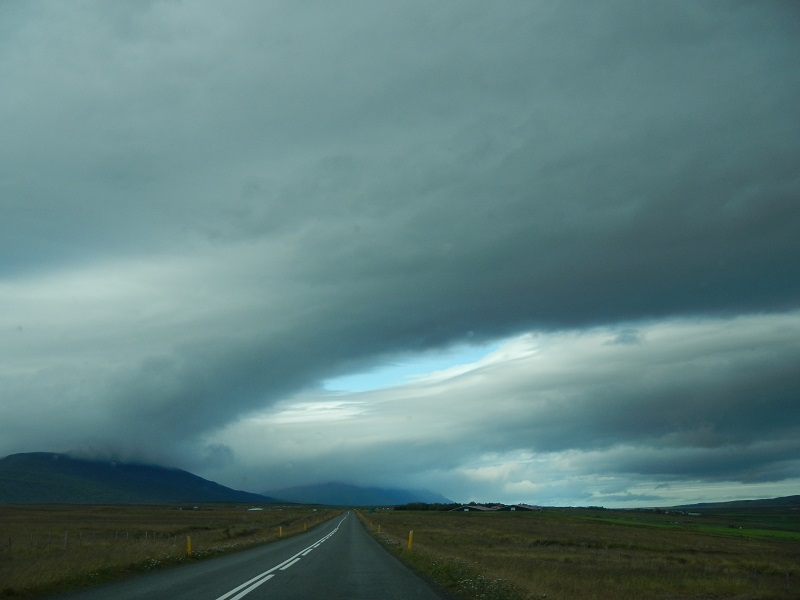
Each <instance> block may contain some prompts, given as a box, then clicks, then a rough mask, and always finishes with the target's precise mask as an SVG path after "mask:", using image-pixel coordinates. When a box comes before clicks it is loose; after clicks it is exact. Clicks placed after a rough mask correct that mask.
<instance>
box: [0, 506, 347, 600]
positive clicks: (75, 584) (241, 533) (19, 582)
mask: <svg viewBox="0 0 800 600" xmlns="http://www.w3.org/2000/svg"><path fill="white" fill-rule="evenodd" d="M250 508H251V506H249V505H241V506H236V505H231V504H211V505H205V504H204V505H199V506H197V507H195V506H193V505H188V506H178V505H136V506H125V505H108V506H83V505H71V506H64V505H47V506H2V505H0V598H14V599H29V598H41V597H43V596H47V595H52V594H56V593H60V592H65V591H68V590H72V589H78V588H82V587H89V586H92V585H96V584H98V583H104V582H108V581H114V580H118V579H122V578H124V577H129V576H131V575H134V574H138V573H143V572H147V571H151V570H153V569H160V568H164V567H168V566H174V565H178V564H183V563H186V562H187V561H197V560H203V559H205V558H208V557H211V556H217V555H220V554H223V553H227V552H234V551H238V550H243V549H246V548H250V547H253V546H256V545H259V544H264V543H267V542H272V541H275V540H277V539H279V536H282V537H288V536H291V535H296V534H298V533H302V532H303V531H305V530H306V529H310V528H312V527H313V526H314V525H316V524H318V523H321V522H323V521H325V520H327V519H330V518H332V517H333V516H335V515H337V514H339V513H340V512H341V511H340V510H334V509H323V508H320V509H318V510H316V509H314V508H310V507H305V506H274V505H265V506H263V507H259V508H263V510H248V509H250ZM187 537H188V538H189V539H190V540H191V555H189V553H188V545H187Z"/></svg>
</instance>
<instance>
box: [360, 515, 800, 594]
mask: <svg viewBox="0 0 800 600" xmlns="http://www.w3.org/2000/svg"><path fill="white" fill-rule="evenodd" d="M360 517H361V519H362V521H363V522H364V523H365V524H366V525H367V527H368V529H369V530H370V531H371V532H372V533H373V534H374V535H375V536H376V537H377V538H378V539H379V540H380V541H381V542H382V543H383V544H385V545H386V546H388V547H389V548H390V549H391V550H392V551H393V552H394V553H395V554H397V555H398V556H399V557H400V558H401V559H402V560H403V561H405V562H407V563H408V564H409V565H410V566H412V567H413V568H415V569H416V570H418V571H420V572H421V573H423V574H425V575H426V576H428V577H430V578H431V579H433V580H435V581H436V582H437V583H439V584H440V585H441V586H443V587H444V588H445V589H447V590H448V591H450V592H451V593H452V594H454V595H455V596H457V597H459V598H470V599H475V598H481V599H486V600H522V599H525V600H530V599H540V598H541V599H544V598H547V599H548V600H574V599H575V598H581V599H595V600H606V599H607V600H612V599H613V600H625V599H631V600H634V599H635V600H641V599H643V598H648V599H649V598H653V599H664V600H667V599H668V600H684V599H685V600H688V599H711V598H714V599H716V598H736V599H737V600H748V599H753V600H755V599H764V600H766V599H780V600H783V599H797V598H800V511H797V510H792V509H790V508H786V509H753V510H749V511H743V510H741V509H737V510H704V511H703V512H702V513H700V514H694V515H689V514H686V513H678V512H671V513H666V512H664V511H621V510H619V511H618V510H603V509H555V508H553V509H545V510H544V511H542V512H503V513H477V512H431V511H429V512H422V511H400V510H397V511H391V510H377V511H374V512H365V511H361V513H360ZM412 530H413V532H414V535H413V544H412V548H411V549H410V550H409V549H408V547H407V546H408V535H409V532H410V531H412Z"/></svg>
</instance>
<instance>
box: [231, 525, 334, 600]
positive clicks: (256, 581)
mask: <svg viewBox="0 0 800 600" xmlns="http://www.w3.org/2000/svg"><path fill="white" fill-rule="evenodd" d="M346 518H347V515H345V516H344V517H343V518H342V520H341V521H339V524H338V525H336V528H335V529H334V530H333V531H331V532H330V533H329V534H328V535H326V536H325V537H323V538H320V539H318V540H317V541H316V542H314V543H313V544H311V545H310V546H307V547H306V548H303V549H302V550H300V552H298V553H297V554H295V555H294V556H290V557H289V558H287V559H286V560H285V561H283V562H282V563H279V564H277V565H275V566H274V567H272V568H271V569H269V570H268V571H264V572H263V573H261V574H260V575H256V576H255V577H253V578H252V579H248V580H247V581H245V582H244V583H243V584H241V585H238V586H236V587H235V588H233V589H232V590H231V591H229V592H226V593H225V594H222V596H220V597H219V598H217V599H216V600H239V598H242V597H244V596H246V595H247V594H249V593H250V592H252V591H253V590H254V589H256V588H257V587H258V586H260V585H262V584H264V583H266V582H267V581H269V580H270V579H272V578H273V577H275V575H274V571H277V570H281V571H285V570H286V569H288V568H289V567H291V566H292V565H293V564H295V563H296V562H297V561H298V560H300V558H301V557H302V556H305V555H306V554H308V553H309V552H311V551H312V550H313V549H314V548H316V547H317V546H319V545H320V544H321V543H323V542H324V541H325V540H327V539H328V538H330V537H331V536H332V535H333V534H334V533H336V532H337V531H339V527H341V525H342V523H344V520H345V519H346ZM248 586H249V587H248ZM234 594H236V595H235V596H234Z"/></svg>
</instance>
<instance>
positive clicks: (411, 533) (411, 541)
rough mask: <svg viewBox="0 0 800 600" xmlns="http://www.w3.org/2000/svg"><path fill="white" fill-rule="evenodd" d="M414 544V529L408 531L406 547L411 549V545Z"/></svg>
mask: <svg viewBox="0 0 800 600" xmlns="http://www.w3.org/2000/svg"><path fill="white" fill-rule="evenodd" d="M413 545H414V530H413V529H412V530H411V531H409V532H408V549H409V550H411V546H413Z"/></svg>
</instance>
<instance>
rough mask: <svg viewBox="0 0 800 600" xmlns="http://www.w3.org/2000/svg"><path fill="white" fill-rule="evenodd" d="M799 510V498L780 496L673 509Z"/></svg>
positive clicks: (686, 505)
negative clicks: (789, 508)
mask: <svg viewBox="0 0 800 600" xmlns="http://www.w3.org/2000/svg"><path fill="white" fill-rule="evenodd" d="M785 507H798V508H800V496H782V497H780V498H762V499H760V500H732V501H730V502H701V503H699V504H684V505H681V506H675V507H673V508H681V509H684V508H785Z"/></svg>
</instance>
